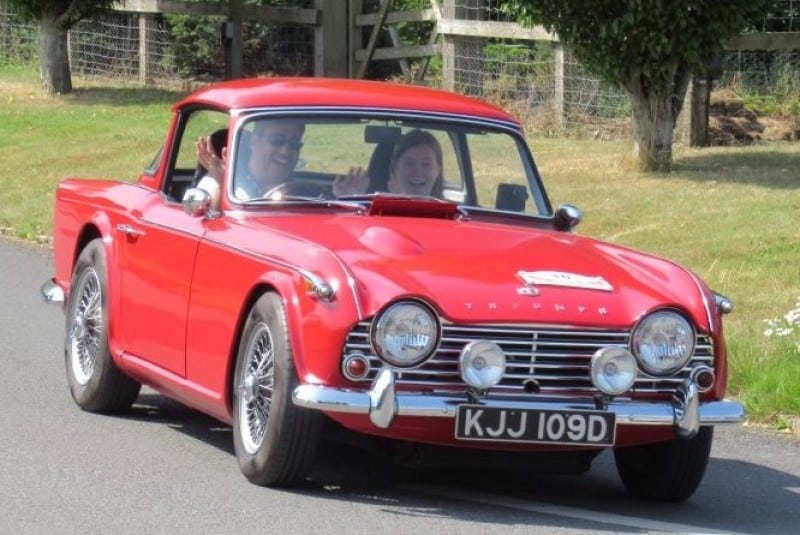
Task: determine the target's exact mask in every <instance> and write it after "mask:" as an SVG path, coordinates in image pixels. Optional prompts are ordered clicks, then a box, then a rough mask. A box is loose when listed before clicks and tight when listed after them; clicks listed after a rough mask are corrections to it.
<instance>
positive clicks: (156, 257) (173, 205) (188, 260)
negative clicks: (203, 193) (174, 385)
mask: <svg viewBox="0 0 800 535" xmlns="http://www.w3.org/2000/svg"><path fill="white" fill-rule="evenodd" d="M227 120H228V116H227V114H224V113H221V112H219V111H215V110H196V111H194V112H193V113H191V114H188V113H187V114H185V115H181V116H180V118H179V121H178V123H177V125H176V128H177V136H178V141H177V142H176V143H174V144H173V147H174V149H172V150H173V151H174V153H175V156H174V157H173V158H172V159H171V163H170V164H169V165H168V166H167V167H168V169H167V170H166V172H165V177H164V179H163V180H162V184H161V191H153V192H152V194H150V195H148V196H146V197H145V198H143V199H142V200H141V201H138V202H139V204H138V206H135V207H132V209H131V210H130V212H129V213H130V221H129V222H128V223H125V224H122V225H118V226H117V231H118V233H120V234H123V235H124V240H122V241H123V243H122V245H121V247H120V257H121V258H120V260H121V261H120V265H121V268H122V273H121V277H120V279H121V283H120V315H121V318H122V326H123V327H122V329H121V332H120V335H119V338H120V339H121V342H122V346H123V349H124V350H125V352H126V353H128V354H129V355H133V356H135V357H138V358H141V359H144V360H146V361H148V362H151V363H153V364H155V365H157V366H159V367H160V368H163V369H165V370H168V371H169V372H172V373H174V374H177V375H179V376H181V377H185V376H186V321H187V314H188V307H189V294H190V290H191V282H192V273H193V271H194V262H195V260H196V257H197V249H198V245H199V243H200V240H201V239H202V238H203V235H204V234H205V232H206V225H207V223H208V222H207V221H206V220H205V219H204V218H201V217H194V216H190V215H188V214H186V213H185V212H184V210H183V206H182V205H181V203H180V201H181V199H180V198H178V197H180V196H182V192H183V191H185V189H186V188H187V187H190V186H191V185H192V183H193V181H194V180H195V179H196V177H195V170H196V167H197V157H196V154H195V140H196V139H197V138H198V137H199V136H201V135H202V136H207V135H209V134H211V133H212V132H214V131H215V130H218V129H219V128H221V127H227Z"/></svg>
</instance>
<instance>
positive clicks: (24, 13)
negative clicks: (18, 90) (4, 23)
mask: <svg viewBox="0 0 800 535" xmlns="http://www.w3.org/2000/svg"><path fill="white" fill-rule="evenodd" d="M3 3H4V4H5V5H7V6H8V7H10V8H11V9H13V10H14V12H15V13H17V14H18V15H19V16H20V17H21V18H22V19H23V20H29V21H38V22H39V31H40V41H39V58H40V60H39V61H40V63H41V65H40V73H41V77H42V87H43V88H44V90H45V91H46V92H47V93H51V94H55V93H69V92H71V91H72V75H71V73H70V70H69V56H68V50H67V31H68V30H69V29H70V28H72V27H73V26H74V25H75V24H77V23H78V22H79V21H81V20H84V19H87V18H90V17H92V16H95V15H100V14H103V13H107V12H108V9H109V8H110V6H111V4H113V3H114V0H4V2H3Z"/></svg>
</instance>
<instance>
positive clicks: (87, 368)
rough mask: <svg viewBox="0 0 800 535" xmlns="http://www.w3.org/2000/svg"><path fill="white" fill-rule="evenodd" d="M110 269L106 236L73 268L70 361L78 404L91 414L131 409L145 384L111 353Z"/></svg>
mask: <svg viewBox="0 0 800 535" xmlns="http://www.w3.org/2000/svg"><path fill="white" fill-rule="evenodd" d="M106 273H108V268H107V266H106V258H105V250H104V248H103V243H102V240H101V239H96V240H92V241H91V242H89V243H88V244H87V245H86V247H84V248H83V250H82V251H81V254H80V255H79V256H78V260H77V262H76V263H75V269H74V270H73V275H72V286H71V288H70V292H69V301H68V305H67V309H66V326H65V327H66V338H65V341H64V363H65V365H66V368H67V382H68V383H69V390H70V393H71V394H72V399H74V400H75V403H77V404H78V406H79V407H81V408H82V409H84V410H87V411H90V412H101V413H113V412H121V411H124V410H126V409H127V408H128V407H130V406H131V404H132V403H133V402H134V401H135V400H136V397H137V396H138V395H139V389H140V388H141V385H140V384H139V383H138V382H137V381H134V380H133V379H131V378H130V377H128V376H127V375H125V374H124V373H123V372H122V371H121V370H120V369H119V368H118V367H117V365H116V364H115V363H114V360H113V358H112V356H111V352H110V351H109V341H108V322H109V316H110V313H109V309H108V303H107V299H106V297H107V295H108V291H107V287H108V285H107V280H106ZM123 328H124V326H123Z"/></svg>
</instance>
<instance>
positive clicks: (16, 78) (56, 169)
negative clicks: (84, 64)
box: [0, 67, 182, 238]
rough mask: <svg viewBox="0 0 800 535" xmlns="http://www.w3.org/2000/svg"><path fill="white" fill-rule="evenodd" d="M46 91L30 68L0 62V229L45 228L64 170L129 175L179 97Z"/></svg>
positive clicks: (86, 89) (83, 89) (157, 139)
mask: <svg viewBox="0 0 800 535" xmlns="http://www.w3.org/2000/svg"><path fill="white" fill-rule="evenodd" d="M75 85H76V89H75V90H74V92H73V93H72V94H70V95H67V96H63V97H58V96H56V97H48V96H46V95H44V93H43V92H42V91H41V89H40V87H39V81H38V75H37V73H36V71H35V70H34V69H33V68H25V69H22V68H19V67H13V68H7V67H3V68H0V101H1V102H0V192H2V193H0V227H6V228H13V229H14V233H15V234H17V235H19V236H21V237H23V238H36V237H38V236H40V235H42V234H50V233H51V226H52V214H51V212H52V200H53V186H54V184H55V183H56V182H57V181H58V180H59V179H61V178H63V177H65V176H68V175H70V176H86V177H98V176H106V177H114V178H121V179H128V180H132V179H135V178H136V176H137V175H138V173H139V172H140V171H141V170H142V169H144V167H145V166H146V165H147V164H148V163H149V162H150V161H151V160H152V158H153V156H154V155H155V153H156V151H157V150H158V148H159V146H160V145H161V143H162V142H163V139H164V135H165V133H166V130H167V125H168V121H169V117H170V106H171V104H172V103H173V102H175V100H177V99H178V98H180V97H181V96H182V95H181V94H179V93H174V92H170V91H163V90H156V89H139V88H135V87H123V86H120V87H111V88H109V87H101V86H96V85H91V84H88V83H84V84H80V83H76V84H75Z"/></svg>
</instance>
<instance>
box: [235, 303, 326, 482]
mask: <svg viewBox="0 0 800 535" xmlns="http://www.w3.org/2000/svg"><path fill="white" fill-rule="evenodd" d="M233 386H234V389H233V390H234V393H233V445H234V449H235V451H236V458H237V459H238V461H239V467H240V468H241V470H242V473H243V474H244V475H245V477H247V479H248V480H250V481H251V482H252V483H255V484H256V485H262V486H268V487H278V486H291V485H297V484H298V483H301V482H302V481H303V480H304V479H305V477H306V476H307V475H308V473H309V472H310V471H311V467H312V465H313V463H314V459H315V457H316V452H317V447H318V444H319V436H320V430H321V425H322V421H323V420H322V418H323V417H322V415H321V414H319V413H317V412H316V411H312V410H309V409H304V408H301V407H297V406H295V405H294V403H293V402H292V391H293V390H294V388H295V387H296V386H297V373H296V371H295V368H294V362H293V359H292V348H291V345H290V342H289V336H288V331H287V323H286V314H285V310H284V307H283V303H282V301H281V298H280V297H279V296H278V295H276V294H274V293H266V294H264V295H262V296H261V297H260V298H259V300H258V301H257V302H256V303H255V305H253V308H252V309H251V310H250V313H249V315H248V317H247V321H246V323H245V326H244V330H243V331H242V336H241V339H240V342H239V353H238V355H237V358H236V370H235V373H234V383H233Z"/></svg>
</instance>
